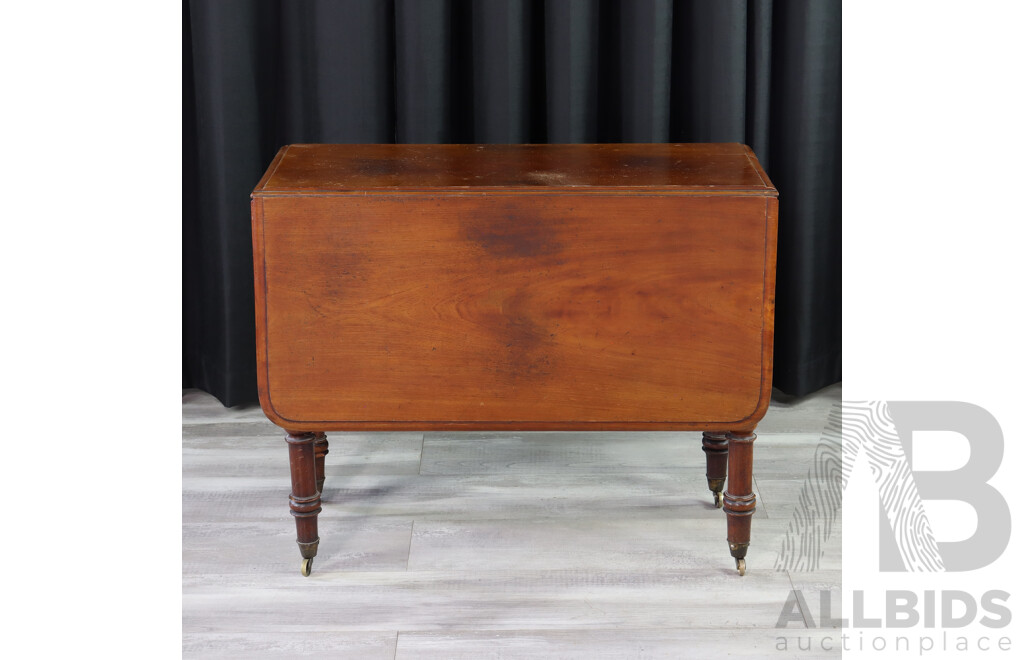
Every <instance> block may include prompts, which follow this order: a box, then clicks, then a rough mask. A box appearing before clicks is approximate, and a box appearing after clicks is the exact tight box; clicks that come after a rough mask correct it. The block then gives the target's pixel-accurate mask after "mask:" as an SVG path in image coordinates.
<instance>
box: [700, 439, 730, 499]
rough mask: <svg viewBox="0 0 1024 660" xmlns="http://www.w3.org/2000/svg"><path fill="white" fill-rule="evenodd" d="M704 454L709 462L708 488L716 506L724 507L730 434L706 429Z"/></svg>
mask: <svg viewBox="0 0 1024 660" xmlns="http://www.w3.org/2000/svg"><path fill="white" fill-rule="evenodd" d="M703 443H704V456H705V457H706V458H707V464H708V471H707V477H708V490H710V491H711V494H712V495H714V497H715V507H716V508H719V509H721V508H722V491H723V490H725V473H726V469H727V467H728V464H729V436H728V434H726V433H724V432H719V431H704V440H703Z"/></svg>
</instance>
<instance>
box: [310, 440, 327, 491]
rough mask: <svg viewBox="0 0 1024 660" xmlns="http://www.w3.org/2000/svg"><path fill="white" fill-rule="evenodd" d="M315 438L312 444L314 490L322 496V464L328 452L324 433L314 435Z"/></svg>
mask: <svg viewBox="0 0 1024 660" xmlns="http://www.w3.org/2000/svg"><path fill="white" fill-rule="evenodd" d="M313 435H315V436H316V442H315V443H314V451H315V452H316V489H317V490H318V491H319V492H320V493H321V494H322V493H323V492H324V463H325V462H326V461H325V459H326V457H327V454H329V453H330V452H329V451H328V450H327V434H326V433H324V432H322V431H321V432H318V433H314V434H313Z"/></svg>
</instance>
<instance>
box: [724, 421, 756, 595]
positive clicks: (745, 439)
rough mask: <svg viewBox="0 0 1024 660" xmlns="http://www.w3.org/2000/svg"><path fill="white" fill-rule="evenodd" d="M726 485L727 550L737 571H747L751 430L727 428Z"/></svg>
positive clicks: (751, 502) (751, 500) (751, 498)
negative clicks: (727, 464)
mask: <svg viewBox="0 0 1024 660" xmlns="http://www.w3.org/2000/svg"><path fill="white" fill-rule="evenodd" d="M727 437H728V440H729V487H728V488H727V489H726V491H725V498H724V499H725V505H724V508H725V513H726V517H727V518H728V525H729V534H728V537H727V538H728V540H729V552H730V553H732V556H733V557H735V558H736V570H738V571H739V572H740V575H743V574H745V573H746V572H747V561H746V556H747V547H748V546H749V545H750V518H751V516H753V515H754V504H755V498H754V476H753V469H754V440H755V439H756V438H757V436H756V435H755V434H754V432H753V431H729V434H728V436H727Z"/></svg>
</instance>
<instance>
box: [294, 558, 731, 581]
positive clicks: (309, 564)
mask: <svg viewBox="0 0 1024 660" xmlns="http://www.w3.org/2000/svg"><path fill="white" fill-rule="evenodd" d="M312 572H313V558H312V557H310V558H309V559H303V560H302V577H309V574H310V573H312ZM740 575H742V573H741V574H740Z"/></svg>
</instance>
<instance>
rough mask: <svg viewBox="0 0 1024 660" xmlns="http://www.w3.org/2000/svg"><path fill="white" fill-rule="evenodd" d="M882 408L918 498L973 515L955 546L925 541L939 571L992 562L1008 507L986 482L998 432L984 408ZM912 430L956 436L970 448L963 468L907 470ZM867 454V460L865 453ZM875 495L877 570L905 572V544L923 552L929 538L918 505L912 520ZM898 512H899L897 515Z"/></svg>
mask: <svg viewBox="0 0 1024 660" xmlns="http://www.w3.org/2000/svg"><path fill="white" fill-rule="evenodd" d="M855 405H856V404H855ZM888 410H889V415H890V416H891V420H892V423H893V426H894V427H895V430H896V433H897V434H898V436H899V444H900V445H902V450H903V454H904V456H905V457H906V458H905V461H900V462H903V470H900V471H901V472H903V476H909V477H910V479H911V480H912V482H913V483H914V484H916V486H917V489H916V490H917V496H918V497H919V500H920V501H926V500H957V501H960V502H966V503H967V504H969V505H971V506H972V507H973V508H974V510H975V512H976V513H977V516H978V528H977V529H976V530H975V532H974V535H973V536H971V537H970V538H968V539H964V540H963V541H956V542H940V541H935V540H934V539H930V542H931V545H932V548H933V549H934V548H937V552H938V555H939V557H941V566H942V568H944V569H945V570H946V571H970V570H974V569H978V568H982V567H984V566H987V565H989V564H991V563H992V562H994V561H995V560H996V559H998V558H999V556H1000V555H1002V554H1003V551H1004V550H1006V546H1007V545H1008V544H1009V542H1010V507H1009V506H1008V505H1007V503H1006V500H1005V499H1004V498H1003V496H1002V495H1001V494H1000V493H999V491H997V490H996V489H995V488H993V487H992V486H990V485H989V484H988V480H989V479H991V478H992V476H993V475H995V473H996V470H998V469H999V464H1000V463H1001V462H1002V459H1003V432H1002V430H1001V429H1000V428H999V423H998V422H997V421H996V419H995V418H994V417H993V416H992V415H991V414H990V413H989V412H988V411H987V410H985V409H984V408H981V407H979V406H976V405H973V404H970V403H963V402H959V401H890V402H889V403H888ZM880 421H882V422H883V423H884V421H885V420H884V419H883V420H880ZM915 431H952V432H955V433H959V434H960V435H962V436H963V437H964V438H966V440H967V442H968V444H969V446H970V458H969V459H968V461H967V463H966V465H964V466H963V467H961V468H959V469H956V470H949V471H943V472H932V471H913V472H911V471H910V467H911V466H912V465H913V455H912V451H913V445H912V442H911V438H912V436H913V433H914V432H915ZM868 452H869V456H870V454H871V450H870V449H869V450H868ZM897 485H898V484H897ZM908 485H910V484H906V483H905V484H903V486H904V488H900V489H898V490H900V491H902V492H907V491H908V490H911V491H912V490H913V489H912V488H911V489H907V488H905V486H908ZM880 493H881V496H882V503H881V505H882V516H881V519H880V529H879V539H880V546H881V547H880V548H879V564H880V566H879V567H880V569H881V570H882V571H906V570H908V568H907V563H908V562H906V561H904V558H906V557H907V553H908V544H909V545H917V546H919V549H921V550H922V551H923V552H927V548H925V546H926V545H928V541H929V539H925V538H923V537H925V536H928V535H929V534H930V525H929V524H928V523H927V520H926V517H925V516H924V512H923V509H921V508H920V507H917V511H918V515H917V518H918V519H916V520H915V515H914V513H913V509H914V507H912V506H907V505H906V502H893V501H886V491H885V490H884V489H882V490H881V491H880ZM901 508H902V514H901V513H897V512H898V511H900V509H901ZM922 530H923V532H924V533H922ZM911 552H913V550H911ZM933 552H934V550H933ZM932 566H933V568H932V570H935V568H937V567H935V566H934V563H933V564H932ZM942 568H939V570H942Z"/></svg>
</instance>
